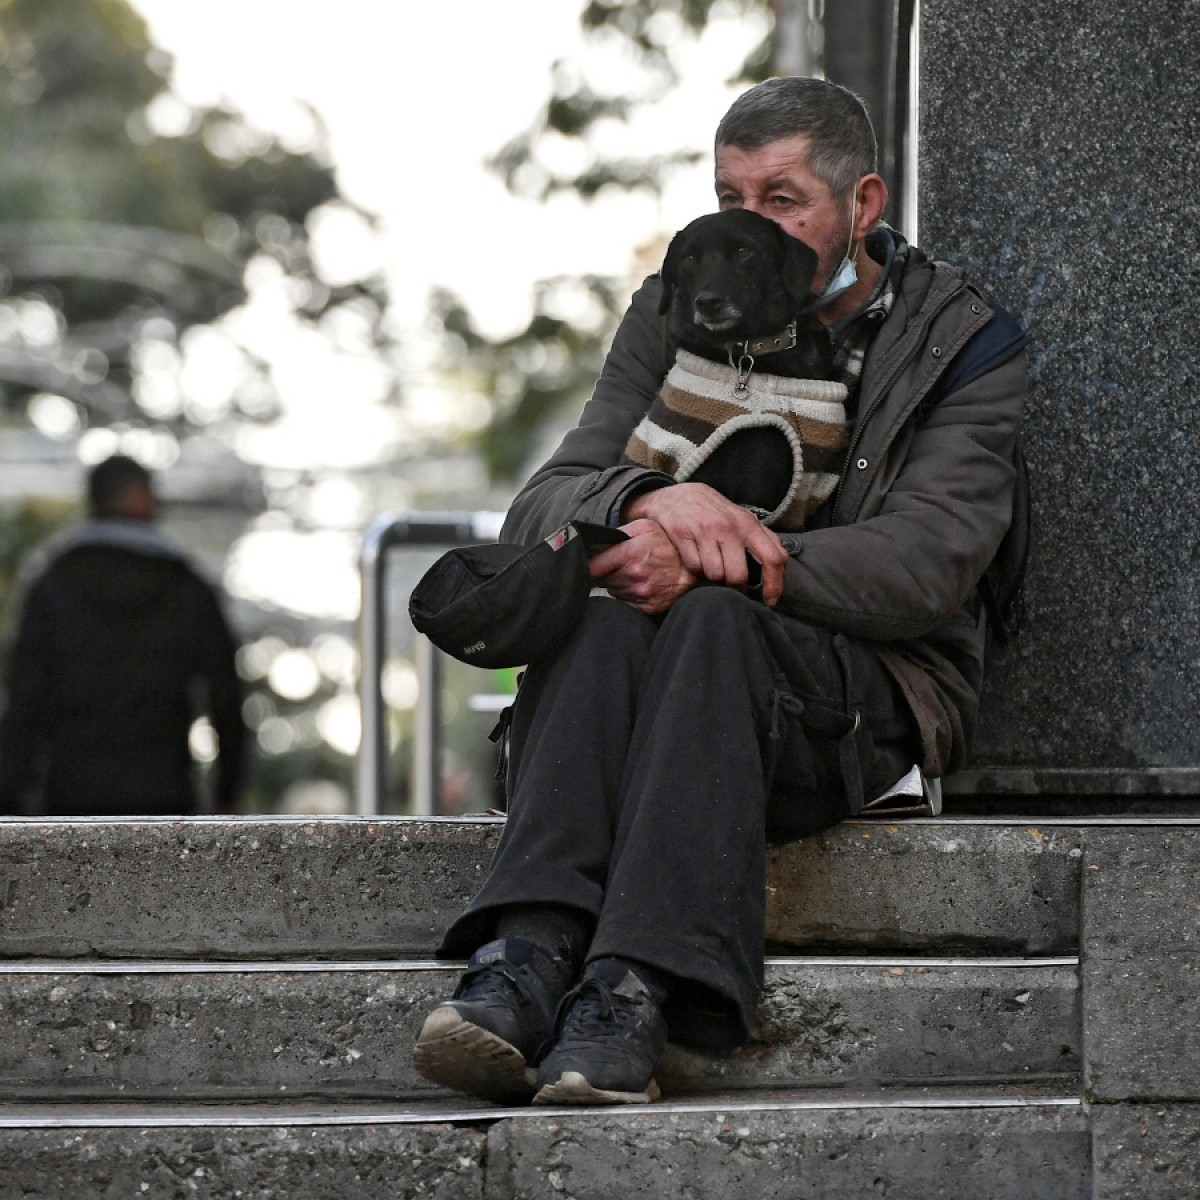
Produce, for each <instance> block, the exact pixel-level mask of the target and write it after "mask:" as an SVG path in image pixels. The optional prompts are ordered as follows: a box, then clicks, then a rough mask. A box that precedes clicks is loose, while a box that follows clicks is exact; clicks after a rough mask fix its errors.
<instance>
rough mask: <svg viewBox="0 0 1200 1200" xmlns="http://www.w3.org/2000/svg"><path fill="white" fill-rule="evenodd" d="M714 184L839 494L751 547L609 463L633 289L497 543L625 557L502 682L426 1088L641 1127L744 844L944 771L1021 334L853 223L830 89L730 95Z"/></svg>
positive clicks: (691, 496)
mask: <svg viewBox="0 0 1200 1200" xmlns="http://www.w3.org/2000/svg"><path fill="white" fill-rule="evenodd" d="M715 182H716V193H717V203H718V207H719V208H721V209H748V210H750V211H753V212H756V213H758V214H760V215H761V216H765V217H767V218H769V219H770V220H772V221H774V222H775V223H776V224H778V225H779V226H780V227H781V228H783V229H784V230H785V231H786V232H787V233H788V234H790V235H791V236H793V237H795V238H798V239H800V240H801V241H803V242H805V243H806V244H807V245H808V246H810V247H811V248H812V249H813V250H815V251H816V252H817V254H818V256H819V269H818V272H817V276H816V279H815V283H814V291H815V292H816V293H817V294H816V299H815V302H814V303H813V305H812V308H811V309H810V311H811V312H815V314H816V319H817V321H818V322H819V324H820V326H821V327H822V328H823V330H824V335H825V336H827V337H828V339H829V349H830V351H831V354H832V362H833V369H834V372H835V375H836V378H837V379H838V380H840V381H841V382H842V383H843V384H844V385H845V386H846V390H847V399H846V405H845V407H846V435H847V436H846V440H845V449H844V452H843V455H842V458H841V461H840V462H838V463H836V464H835V466H834V467H833V468H831V469H834V470H836V474H837V483H836V487H835V489H834V490H833V492H832V495H831V496H830V497H829V499H828V500H827V501H826V502H825V503H824V504H823V505H822V506H821V508H820V509H819V510H817V512H816V513H815V514H814V515H813V516H812V518H811V519H810V520H809V522H808V524H807V525H806V526H805V527H804V528H803V529H802V530H799V531H789V532H777V531H776V530H774V529H772V528H770V527H768V526H767V525H766V524H763V523H761V522H760V521H759V520H758V519H756V517H755V516H754V515H753V514H751V513H750V512H749V511H748V510H747V509H746V508H743V507H740V506H738V505H737V504H734V503H732V502H731V501H730V500H728V499H726V498H725V497H724V496H723V495H721V494H720V493H719V492H717V491H715V490H713V489H712V488H710V487H707V486H706V485H704V484H702V483H695V482H690V481H687V480H683V481H679V480H677V479H675V478H673V477H672V476H670V475H665V474H663V473H661V472H658V471H656V470H653V469H651V468H649V467H647V466H644V465H640V464H638V463H636V462H631V461H630V460H629V458H628V457H627V456H626V455H625V449H626V446H627V444H628V443H629V440H630V437H631V435H632V434H633V432H634V430H635V429H637V428H638V426H639V422H641V421H642V419H643V417H645V415H646V413H647V411H648V410H649V409H650V406H651V405H652V404H653V402H654V399H655V396H656V395H657V394H658V393H659V390H660V387H661V386H662V384H663V380H664V377H665V376H666V375H667V372H668V370H669V368H670V366H671V362H672V358H673V347H672V346H671V345H670V344H669V341H668V339H667V338H666V336H665V331H664V317H663V315H662V314H663V312H664V306H663V305H662V303H661V300H662V286H663V285H662V280H661V278H660V277H659V276H654V277H651V278H650V279H648V280H647V281H646V282H645V284H644V285H643V286H642V288H641V289H640V290H639V291H638V292H637V293H636V295H635V296H634V297H633V300H632V304H631V306H630V308H629V310H628V311H627V313H626V315H625V317H624V319H623V321H622V322H621V325H620V328H619V329H618V330H617V333H616V335H615V338H614V341H613V344H612V348H611V350H610V353H609V355H608V357H607V360H606V362H605V365H604V369H603V372H602V374H601V377H600V379H599V381H598V383H597V384H596V388H595V391H594V393H593V395H592V398H591V400H590V401H589V402H588V404H587V405H586V406H585V408H584V410H583V413H582V416H581V418H580V420H579V424H578V425H577V427H576V428H574V429H573V430H571V431H570V432H569V433H568V434H567V435H566V438H565V439H564V441H563V442H562V444H561V446H560V447H559V448H558V450H557V451H556V452H555V453H554V454H553V456H552V457H551V458H550V459H549V461H548V462H547V463H546V464H545V465H544V466H542V467H541V468H540V469H539V470H537V471H536V472H535V473H534V474H533V476H532V478H531V479H530V480H529V481H528V483H527V484H526V485H525V487H524V488H523V489H522V490H521V492H520V493H519V495H518V496H517V497H516V499H515V501H514V503H513V505H512V507H511V509H510V511H509V513H508V517H507V520H506V522H505V524H504V527H503V530H502V533H501V541H502V542H513V543H518V544H524V545H529V546H532V545H535V544H536V543H538V542H539V541H540V540H542V539H547V538H548V537H549V535H551V534H552V533H553V532H554V531H555V530H558V529H559V528H560V527H562V526H563V525H564V523H566V522H569V521H572V520H578V521H583V522H590V523H594V524H601V525H613V526H618V527H620V528H621V529H622V530H624V531H625V532H626V533H627V534H628V535H629V537H628V540H626V541H622V542H619V543H618V544H616V545H613V546H610V547H608V548H606V549H604V550H602V551H601V552H600V553H598V554H596V555H595V556H594V557H592V559H591V575H592V579H593V582H594V583H595V584H596V585H597V586H598V587H600V588H603V589H605V590H606V591H607V593H608V594H607V596H600V597H594V598H592V599H590V600H589V601H588V602H587V610H586V613H585V615H584V617H583V618H582V620H581V621H580V622H579V624H578V626H577V627H576V628H575V629H574V632H573V633H572V634H571V636H570V638H569V640H568V641H567V642H566V643H565V645H564V646H563V647H562V648H561V649H559V650H557V651H556V652H555V653H553V654H551V655H549V656H547V657H546V658H544V659H542V660H540V661H537V662H532V663H530V664H529V666H528V669H527V670H526V672H525V675H524V679H523V681H522V684H521V687H520V689H519V691H518V694H517V697H516V700H515V703H514V706H513V709H512V713H511V724H510V728H509V750H510V754H509V764H508V772H507V781H508V820H507V823H506V826H505V829H504V833H503V836H502V838H501V841H500V844H499V847H498V849H497V852H496V855H495V858H494V860H493V862H492V865H491V868H490V871H489V873H488V876H487V878H486V880H485V881H484V883H483V886H482V888H481V890H480V891H479V893H478V895H477V896H476V897H475V899H474V900H473V901H472V902H471V904H470V905H469V907H468V908H467V910H466V912H465V913H463V915H462V916H461V917H460V918H459V919H458V920H457V921H456V922H455V923H454V925H453V926H452V927H451V929H450V930H449V931H448V932H447V934H446V936H445V938H444V940H443V943H442V947H441V951H440V952H441V953H442V954H443V955H444V956H448V957H457V956H464V957H465V956H469V963H468V967H467V970H466V971H465V973H464V975H463V976H462V978H461V980H460V983H459V985H458V988H457V990H456V992H455V994H454V995H453V996H452V997H449V998H447V999H446V1000H445V1001H444V1002H443V1003H441V1004H439V1005H438V1006H437V1007H436V1008H435V1009H434V1010H433V1011H432V1012H431V1013H430V1015H429V1016H428V1018H427V1020H426V1022H425V1025H424V1028H423V1029H422V1031H421V1033H420V1035H419V1038H418V1041H417V1045H416V1049H415V1061H416V1065H417V1068H418V1069H419V1070H420V1071H421V1072H422V1073H423V1074H424V1075H426V1076H427V1077H428V1078H430V1079H432V1080H435V1081H436V1082H438V1083H441V1084H444V1085H446V1086H449V1087H452V1088H456V1089H458V1090H461V1091H465V1092H468V1093H472V1094H475V1095H479V1096H482V1097H485V1098H490V1099H493V1100H512V1099H516V1098H532V1099H533V1100H534V1102H535V1103H545V1104H603V1103H619V1102H625V1103H630V1102H635V1103H636V1102H642V1103H644V1102H646V1101H649V1100H653V1099H654V1098H656V1097H657V1096H658V1094H659V1089H658V1087H657V1084H656V1081H655V1078H654V1073H655V1067H656V1065H657V1064H658V1062H659V1060H660V1057H661V1055H662V1052H663V1049H664V1046H665V1044H666V1042H667V1040H668V1038H669V1039H671V1040H673V1041H678V1042H680V1043H683V1044H688V1045H692V1046H695V1047H698V1048H700V1049H702V1050H708V1051H714V1050H715V1051H719V1050H725V1049H729V1048H731V1047H733V1046H736V1045H738V1044H739V1043H741V1042H744V1041H745V1040H746V1039H747V1038H748V1036H749V1032H750V1028H751V1025H752V1023H753V1021H754V1017H755V1010H756V1004H757V1001H758V996H759V991H760V988H761V985H762V979H763V955H764V922H765V898H764V896H765V883H766V865H765V864H766V846H767V842H768V840H769V839H772V838H795V837H802V836H805V835H809V834H812V833H815V832H818V831H820V830H822V829H825V828H828V827H829V826H831V825H833V824H834V823H836V822H838V821H840V820H842V819H844V818H846V817H848V816H851V815H854V814H856V813H858V812H860V811H862V807H863V805H864V802H869V801H870V800H871V799H872V798H873V797H877V796H878V795H880V793H883V792H886V791H887V790H888V789H890V788H892V787H894V786H895V785H896V784H897V782H898V781H900V780H902V779H904V778H906V777H909V776H910V775H911V774H912V772H913V770H914V768H916V769H917V770H918V773H919V775H920V776H923V777H924V778H925V779H927V780H936V779H938V778H940V777H941V776H943V775H944V774H946V773H948V772H950V771H953V770H955V769H957V768H959V767H961V766H963V764H964V763H965V762H966V761H967V758H968V755H969V752H970V747H971V741H972V736H973V732H974V729H975V725H976V720H977V710H978V704H979V696H980V689H981V685H982V681H983V670H984V651H985V646H986V644H987V639H988V609H987V605H985V604H984V603H983V602H982V600H981V591H980V584H981V580H982V579H983V577H984V574H985V572H986V571H987V569H988V567H989V565H990V564H991V563H992V562H993V560H994V559H995V557H996V555H997V551H998V549H999V548H1000V546H1001V543H1002V541H1003V539H1004V537H1005V534H1006V531H1007V530H1008V528H1009V526H1010V524H1011V523H1012V519H1013V505H1014V493H1015V486H1016V480H1017V477H1018V465H1019V458H1018V455H1017V453H1016V450H1017V444H1018V434H1019V429H1020V423H1021V418H1022V409H1023V403H1024V398H1025V394H1026V374H1027V369H1026V356H1025V352H1024V345H1025V336H1024V334H1023V332H1022V331H1021V329H1020V327H1019V326H1018V325H1017V323H1016V322H1015V321H1014V320H1013V318H1012V317H1010V316H1009V315H1008V314H1007V313H1006V312H1005V311H1004V310H1003V309H1002V308H1000V307H999V306H998V305H997V304H995V303H994V302H993V301H991V300H990V299H989V298H988V297H986V296H985V295H984V294H983V293H981V292H980V291H979V290H978V289H977V288H976V287H974V286H973V285H972V284H971V283H970V281H969V279H968V278H967V275H966V273H965V272H964V271H963V270H962V269H961V268H959V267H957V266H953V265H950V264H947V263H945V262H940V261H936V260H934V259H932V258H930V257H927V256H926V255H925V254H923V253H922V252H921V251H920V250H919V249H917V248H916V247H915V246H910V245H909V244H908V243H907V242H906V241H905V239H904V238H903V237H902V236H901V235H900V234H899V233H898V232H897V231H895V230H893V229H891V228H889V227H888V226H887V225H886V224H884V223H883V221H882V219H881V218H882V215H883V211H884V207H885V204H886V201H887V188H886V186H885V184H884V182H883V180H882V179H881V178H880V177H879V176H878V175H877V174H876V173H875V139H874V134H873V132H872V130H871V126H870V122H869V120H868V118H867V114H866V112H865V110H864V108H863V106H862V104H861V102H860V101H859V100H858V99H857V98H856V97H855V96H853V95H852V94H851V93H849V92H848V91H846V90H845V89H843V88H840V87H837V86H835V85H833V84H830V83H827V82H825V81H823V80H817V79H804V78H779V79H771V80H768V81H766V82H764V83H762V84H759V85H757V86H755V87H753V88H751V89H749V90H748V91H747V92H745V93H743V95H742V96H741V97H740V98H739V99H738V100H736V101H735V103H734V104H733V106H732V107H731V108H730V110H729V112H728V113H727V114H726V115H725V117H724V118H723V119H722V121H721V123H720V126H719V127H718V130H717V135H716V176H715ZM697 312H698V313H699V305H697ZM696 319H697V320H700V316H699V315H698V316H697V318H696ZM762 332H763V333H764V334H773V333H775V332H776V331H775V330H764V331H762ZM734 353H735V354H736V353H737V350H736V347H735V348H734ZM731 364H732V359H731ZM754 371H755V372H758V371H763V372H769V371H770V365H769V360H768V359H767V358H765V357H764V358H763V359H762V360H761V361H760V362H756V363H755V364H754ZM731 444H732V443H731ZM748 564H749V565H748ZM755 564H756V565H757V568H758V569H759V570H760V571H761V591H760V590H759V589H758V588H753V589H751V588H750V587H748V584H749V583H750V582H751V580H750V569H751V566H752V565H755Z"/></svg>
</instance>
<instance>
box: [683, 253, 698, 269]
mask: <svg viewBox="0 0 1200 1200" xmlns="http://www.w3.org/2000/svg"><path fill="white" fill-rule="evenodd" d="M679 261H680V262H681V263H682V264H683V265H684V266H685V267H690V266H692V265H693V264H694V263H695V261H696V256H695V255H694V254H685V255H684V256H683V257H682V258H681V259H680V260H679Z"/></svg>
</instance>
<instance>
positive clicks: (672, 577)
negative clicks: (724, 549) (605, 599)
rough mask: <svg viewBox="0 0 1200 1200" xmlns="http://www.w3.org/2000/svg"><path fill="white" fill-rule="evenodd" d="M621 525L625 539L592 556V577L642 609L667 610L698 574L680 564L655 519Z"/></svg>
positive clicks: (644, 610)
mask: <svg viewBox="0 0 1200 1200" xmlns="http://www.w3.org/2000/svg"><path fill="white" fill-rule="evenodd" d="M621 528H622V529H623V530H624V531H625V532H626V533H627V534H629V538H628V540H627V541H624V542H618V543H617V544H616V545H615V546H609V547H608V549H607V550H601V551H600V553H599V554H593V555H592V558H591V564H590V565H591V569H592V579H593V580H594V581H595V582H596V583H597V584H599V585H600V587H604V588H607V589H608V591H609V593H610V594H611V595H613V596H615V597H616V598H617V599H618V600H624V601H625V603H626V604H630V605H632V606H633V607H634V608H636V609H638V610H639V611H641V612H644V613H647V614H648V615H650V616H654V615H655V614H656V613H663V612H666V611H667V609H668V608H670V607H671V605H672V604H674V603H675V601H676V600H678V599H679V597H680V596H682V595H683V594H684V593H685V592H687V591H689V590H690V589H691V588H693V587H695V586H696V584H697V582H698V581H699V579H698V576H696V575H694V574H693V573H692V572H691V571H689V570H688V569H687V568H686V567H685V566H684V565H683V563H682V562H681V561H680V559H679V552H678V551H677V550H676V549H675V547H674V546H673V545H672V544H671V539H670V538H668V537H667V535H666V533H664V532H663V528H662V526H661V525H659V524H658V523H657V522H655V521H633V522H631V523H630V524H628V525H622V526H621Z"/></svg>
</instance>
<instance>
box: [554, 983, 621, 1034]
mask: <svg viewBox="0 0 1200 1200" xmlns="http://www.w3.org/2000/svg"><path fill="white" fill-rule="evenodd" d="M636 1019H637V1005H636V1004H635V1003H634V1002H633V1001H632V1000H630V999H628V998H627V997H625V996H617V995H615V994H614V993H613V990H612V988H611V987H609V985H608V984H607V983H605V982H604V981H603V980H602V979H592V978H586V979H584V980H583V981H582V982H580V983H579V985H578V986H577V987H575V988H574V989H573V990H572V991H570V992H568V993H567V994H566V995H565V996H564V997H563V999H562V1003H561V1004H559V1006H558V1013H557V1015H556V1016H555V1020H554V1027H555V1029H556V1030H557V1031H558V1033H559V1037H560V1041H561V1037H562V1035H563V1034H564V1033H566V1032H567V1027H568V1025H569V1026H570V1033H571V1035H572V1036H575V1037H581V1038H587V1039H591V1038H593V1037H595V1035H597V1034H600V1035H607V1036H609V1037H613V1036H619V1035H620V1034H623V1033H624V1032H625V1029H626V1027H627V1026H629V1025H632V1024H633V1023H634V1021H635V1020H636Z"/></svg>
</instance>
